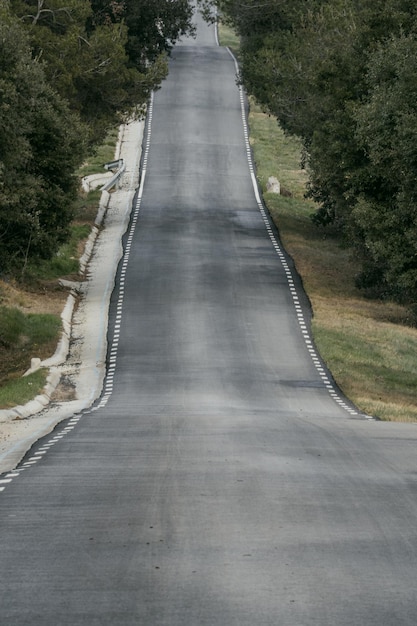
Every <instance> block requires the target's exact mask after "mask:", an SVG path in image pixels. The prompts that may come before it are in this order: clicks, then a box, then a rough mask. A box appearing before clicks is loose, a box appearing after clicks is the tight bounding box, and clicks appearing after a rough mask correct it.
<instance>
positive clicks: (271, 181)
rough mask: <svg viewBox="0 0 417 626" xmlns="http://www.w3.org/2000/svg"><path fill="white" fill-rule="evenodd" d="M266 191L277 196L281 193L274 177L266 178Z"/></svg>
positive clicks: (278, 183) (277, 181)
mask: <svg viewBox="0 0 417 626" xmlns="http://www.w3.org/2000/svg"><path fill="white" fill-rule="evenodd" d="M266 190H267V191H268V192H269V193H277V194H278V195H279V194H280V193H281V184H280V182H279V180H278V179H277V178H275V176H270V177H269V178H268V182H267V183H266Z"/></svg>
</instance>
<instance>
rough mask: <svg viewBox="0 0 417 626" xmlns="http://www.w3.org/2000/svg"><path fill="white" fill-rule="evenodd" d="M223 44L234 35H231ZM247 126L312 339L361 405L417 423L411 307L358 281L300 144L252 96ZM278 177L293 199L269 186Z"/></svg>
mask: <svg viewBox="0 0 417 626" xmlns="http://www.w3.org/2000/svg"><path fill="white" fill-rule="evenodd" d="M220 37H221V43H223V42H226V41H230V34H227V39H226V38H225V39H223V27H222V29H221V31H220ZM249 126H250V136H251V144H252V148H253V152H254V158H255V163H256V170H257V177H258V180H259V183H260V185H261V187H262V189H263V197H264V201H265V204H266V205H267V207H268V209H269V211H270V213H271V215H272V218H273V220H274V222H275V223H276V225H277V227H278V229H279V232H280V236H281V239H282V242H283V244H284V247H285V249H286V250H287V251H288V252H289V254H290V255H291V256H292V258H293V259H294V262H295V265H296V267H297V270H298V272H299V274H300V275H301V278H302V280H303V284H304V287H305V289H306V292H307V294H308V296H309V298H310V301H311V304H312V308H313V323H312V332H313V336H314V340H315V342H316V344H317V347H318V349H319V351H320V354H321V356H322V357H323V359H324V360H325V362H326V364H327V366H328V367H329V369H330V371H331V372H332V374H333V376H334V378H335V380H336V382H337V384H338V385H339V387H340V388H341V389H342V391H343V392H344V393H345V394H346V396H347V397H349V398H350V399H351V400H352V401H353V402H354V403H355V404H356V405H357V406H358V407H359V408H360V409H361V410H362V411H364V412H365V413H368V414H370V415H374V416H376V417H379V418H380V419H383V420H393V421H402V422H416V421H417V398H416V396H417V394H416V389H417V329H415V328H411V327H410V326H408V325H407V322H408V313H407V310H406V309H405V308H403V307H401V306H399V305H396V304H394V303H389V302H381V301H376V300H368V299H366V298H365V297H364V296H363V294H362V293H361V292H360V291H359V290H358V289H356V287H355V275H356V273H357V271H358V266H357V263H356V261H355V259H354V258H352V254H351V252H350V251H349V250H347V249H345V248H343V247H342V246H341V244H340V242H339V241H338V239H337V238H336V237H335V236H334V235H333V234H332V232H331V231H326V230H323V229H321V228H318V227H316V226H315V225H314V224H313V223H312V221H311V219H310V216H311V214H312V213H313V212H314V211H315V209H316V208H317V206H316V205H315V204H314V203H312V202H311V201H309V200H306V199H305V198H304V194H305V189H306V184H307V181H308V174H307V172H306V171H305V170H304V169H303V168H302V167H301V165H300V163H301V144H300V142H299V140H298V139H297V138H295V137H289V136H287V135H285V134H284V132H283V131H282V130H281V128H280V127H279V125H278V124H277V121H276V119H275V118H274V117H272V116H269V115H267V114H265V113H264V112H263V111H262V110H261V108H260V107H258V106H257V105H256V103H255V102H254V101H251V102H250V114H249ZM270 176H275V177H276V178H278V180H279V181H280V183H281V189H285V190H286V191H288V192H290V193H291V196H290V197H287V196H282V195H275V194H271V193H267V192H266V182H267V180H268V178H269V177H270Z"/></svg>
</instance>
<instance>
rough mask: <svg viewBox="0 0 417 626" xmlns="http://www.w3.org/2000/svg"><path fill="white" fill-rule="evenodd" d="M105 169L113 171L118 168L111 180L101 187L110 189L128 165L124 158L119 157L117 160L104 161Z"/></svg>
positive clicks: (106, 189) (103, 189)
mask: <svg viewBox="0 0 417 626" xmlns="http://www.w3.org/2000/svg"><path fill="white" fill-rule="evenodd" d="M103 167H104V169H106V170H109V171H113V170H116V171H115V173H114V174H113V176H112V177H111V178H110V179H109V181H108V182H107V183H106V184H105V185H104V186H103V187H102V188H101V190H102V191H109V189H111V188H112V187H114V185H115V184H116V183H117V182H118V180H119V179H120V177H121V175H122V174H123V172H124V171H125V170H126V165H125V162H124V161H123V159H117V161H109V162H108V163H104V165H103Z"/></svg>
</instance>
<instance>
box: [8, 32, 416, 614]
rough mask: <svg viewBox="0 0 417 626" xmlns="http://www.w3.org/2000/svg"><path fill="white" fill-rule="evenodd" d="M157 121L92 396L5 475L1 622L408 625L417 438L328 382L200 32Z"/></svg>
mask: <svg viewBox="0 0 417 626" xmlns="http://www.w3.org/2000/svg"><path fill="white" fill-rule="evenodd" d="M150 121H151V124H148V132H147V137H146V146H147V148H146V151H145V163H144V169H145V170H146V172H145V178H144V181H143V184H142V185H141V190H140V195H139V197H138V200H137V202H135V210H134V213H133V222H132V225H131V228H130V230H129V233H128V234H127V236H126V241H125V246H126V254H125V260H124V261H123V264H122V265H121V267H120V270H119V275H118V281H117V283H118V284H117V288H116V289H115V293H114V297H113V300H112V307H111V316H110V318H111V324H110V331H109V341H110V349H109V374H108V378H107V382H106V386H105V390H104V395H103V397H102V399H101V400H100V402H99V403H98V405H97V406H96V407H95V408H94V410H92V411H90V412H88V413H86V414H84V415H81V416H75V417H74V418H72V419H70V420H68V421H67V422H65V423H63V424H62V425H61V426H60V427H58V428H57V429H56V431H55V432H54V433H53V434H52V435H51V436H49V437H46V438H45V439H44V440H42V441H40V442H39V443H38V444H37V445H36V446H35V447H34V448H33V450H32V451H31V452H30V454H29V455H27V457H26V458H25V459H24V461H23V462H22V464H21V465H20V466H19V468H18V470H17V471H16V472H12V473H9V474H8V475H6V476H4V475H3V476H2V481H9V482H1V483H0V488H1V489H3V488H4V490H3V491H1V493H0V508H1V522H0V537H1V544H2V547H1V559H0V576H1V591H0V623H1V624H2V625H3V624H4V625H5V626H26V625H30V626H59V625H62V626H64V625H65V626H81V625H82V626H95V625H96V626H108V625H112V626H133V625H134V626H142V625H143V626H145V625H146V626H159V625H161V626H162V625H163V626H166V625H170V626H197V625H198V626H200V625H201V626H209V625H210V626H214V625H216V626H232V625H236V626H237V625H239V626H258V625H259V626H264V625H265V626H266V625H271V626H312V625H315V626H327V625H328V626H348V625H349V626H360V625H363V626H373V625H375V626H381V625H384V626H404V625H407V626H415V624H416V623H417V591H416V589H417V583H416V574H417V530H416V528H417V525H416V520H417V463H416V453H415V450H416V439H417V429H416V427H415V426H412V425H408V426H407V425H395V424H383V423H378V422H376V421H370V420H368V419H366V418H365V417H364V416H361V415H360V414H357V412H356V411H355V410H354V408H353V407H351V406H350V405H349V403H348V402H345V401H344V399H343V398H341V397H340V394H339V393H338V391H337V390H335V389H334V387H333V386H332V384H331V380H330V379H329V377H328V374H327V372H326V371H325V370H323V368H322V367H321V365H320V360H319V359H318V357H317V355H316V353H315V351H314V346H312V344H311V343H310V341H311V340H310V338H309V333H308V321H309V309H308V306H307V302H306V300H305V297H304V296H303V294H302V292H301V289H300V285H299V283H298V281H297V278H296V277H295V276H294V273H293V270H292V267H291V263H290V262H289V261H288V259H286V258H285V256H284V255H283V254H282V253H281V251H280V249H279V242H278V240H277V235H276V233H275V231H274V230H273V229H271V228H270V227H269V228H267V226H266V224H265V220H264V218H263V216H262V214H261V212H260V209H259V206H258V202H257V200H256V195H255V192H254V188H253V185H252V179H251V175H250V169H249V165H248V158H247V146H246V143H245V137H244V130H243V125H242V115H241V101H240V96H239V90H238V88H237V87H236V84H235V66H234V62H233V59H232V58H231V56H230V55H229V53H228V52H227V51H226V50H224V49H221V48H219V47H217V46H216V44H215V38H214V30H213V28H209V27H205V26H204V27H201V29H200V33H199V37H198V38H197V39H196V40H187V41H185V42H184V43H183V44H181V45H179V46H177V48H176V49H175V51H174V53H173V58H172V61H171V72H170V75H169V78H168V79H167V81H166V82H165V83H164V85H163V88H162V89H161V90H160V91H158V92H157V93H156V96H155V100H154V104H153V109H152V116H151V118H150Z"/></svg>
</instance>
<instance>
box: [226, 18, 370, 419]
mask: <svg viewBox="0 0 417 626" xmlns="http://www.w3.org/2000/svg"><path fill="white" fill-rule="evenodd" d="M216 40H217V41H218V39H217V24H216ZM226 50H227V51H228V52H229V54H230V56H231V57H232V59H233V62H234V64H235V68H236V75H239V65H238V63H237V60H236V58H235V56H234V54H233V52H232V51H231V50H230V48H228V47H227V48H226ZM238 89H239V97H240V107H241V116H242V124H243V134H244V139H245V147H246V154H247V159H248V166H249V172H250V177H251V180H252V187H253V191H254V194H255V199H256V203H257V205H258V209H259V211H260V213H261V216H262V220H263V222H264V224H265V227H266V230H267V233H268V235H269V238H270V240H271V242H272V244H273V247H274V249H275V251H276V253H277V255H278V257H279V259H280V261H281V265H282V267H283V269H284V270H285V274H286V277H287V282H288V287H289V289H290V294H291V296H292V300H293V304H294V306H295V309H296V313H297V319H298V323H299V326H300V329H301V331H302V334H303V338H304V341H305V344H306V347H307V349H308V352H309V353H310V356H311V358H312V361H313V364H314V366H315V368H316V370H317V372H318V374H319V376H320V378H321V379H322V382H323V384H324V389H326V390H327V391H328V392H329V395H330V397H331V398H333V400H334V401H335V402H336V403H337V404H338V405H339V406H340V407H341V408H343V409H344V410H345V411H346V412H347V413H349V414H350V415H352V416H354V415H360V416H362V417H364V418H365V419H368V420H373V419H374V418H373V417H372V416H370V415H366V414H364V413H359V411H357V410H356V409H355V408H353V407H351V406H349V405H348V404H347V403H346V402H345V400H344V398H343V397H341V394H340V392H339V391H338V390H337V388H336V387H335V385H334V384H329V378H328V376H327V373H326V371H325V369H324V368H323V367H322V363H321V362H320V361H318V359H317V352H316V351H315V350H314V349H313V348H312V347H311V346H312V344H313V342H312V340H311V338H310V333H309V332H308V331H306V330H305V329H306V328H307V326H306V321H305V317H304V313H303V312H302V309H301V307H300V305H299V297H298V295H297V292H296V289H295V288H294V279H293V275H292V272H291V270H290V268H289V266H288V263H287V262H286V260H285V256H284V253H283V250H282V249H281V246H280V245H279V243H278V241H277V239H276V237H275V234H274V232H273V229H272V228H271V224H270V221H269V219H268V217H267V213H266V211H265V208H264V205H263V203H262V200H261V197H260V194H259V188H258V183H257V180H256V176H255V167H254V164H253V159H252V149H251V146H250V142H249V129H248V123H247V118H246V109H245V93H244V90H243V87H242V85H238Z"/></svg>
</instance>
